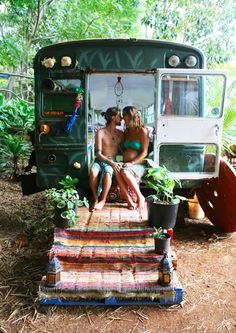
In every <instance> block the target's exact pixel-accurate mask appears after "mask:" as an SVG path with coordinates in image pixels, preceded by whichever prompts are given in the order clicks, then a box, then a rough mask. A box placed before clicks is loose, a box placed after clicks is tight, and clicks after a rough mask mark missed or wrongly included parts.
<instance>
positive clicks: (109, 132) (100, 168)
mask: <svg viewBox="0 0 236 333" xmlns="http://www.w3.org/2000/svg"><path fill="white" fill-rule="evenodd" d="M102 115H103V116H104V117H105V119H106V127H105V128H101V129H99V130H98V131H97V133H96V137H95V150H96V160H95V162H94V164H93V165H92V167H91V169H90V177H89V184H90V188H91V190H92V194H93V205H92V207H91V209H90V210H91V211H92V210H101V209H102V208H103V207H104V205H105V203H106V198H107V194H108V192H109V190H110V187H111V184H112V176H113V174H114V172H119V170H120V165H119V163H116V162H115V157H116V155H117V152H118V147H119V145H120V143H121V142H122V141H123V132H122V131H120V130H118V129H117V128H116V126H118V125H120V122H121V115H120V110H119V109H118V108H116V107H112V108H108V109H107V111H106V112H103V113H102ZM100 174H101V176H102V193H101V198H100V200H99V201H98V199H99V198H98V196H99V194H98V179H99V175H100Z"/></svg>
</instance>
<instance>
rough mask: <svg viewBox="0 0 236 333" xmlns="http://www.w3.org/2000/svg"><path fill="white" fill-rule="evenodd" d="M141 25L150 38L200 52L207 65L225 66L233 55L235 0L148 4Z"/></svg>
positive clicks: (153, 1) (158, 0)
mask: <svg viewBox="0 0 236 333" xmlns="http://www.w3.org/2000/svg"><path fill="white" fill-rule="evenodd" d="M142 23H143V24H144V25H145V26H146V28H149V29H150V31H151V37H152V38H157V39H164V40H171V41H176V42H181V43H188V44H191V45H194V46H196V47H198V48H200V49H201V50H202V51H203V52H204V53H205V55H206V58H207V61H208V64H209V65H213V64H215V63H222V62H226V61H228V60H229V58H230V57H231V56H232V54H234V52H235V32H236V2H235V1H234V0H208V1H207V2H206V1H205V0H198V1H191V2H189V0H147V1H146V3H145V6H144V15H143V17H142Z"/></svg>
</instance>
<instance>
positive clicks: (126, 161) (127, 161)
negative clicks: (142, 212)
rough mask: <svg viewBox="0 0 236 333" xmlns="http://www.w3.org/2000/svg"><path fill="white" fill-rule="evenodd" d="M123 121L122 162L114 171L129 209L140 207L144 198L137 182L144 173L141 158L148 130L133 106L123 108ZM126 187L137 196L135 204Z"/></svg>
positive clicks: (146, 145) (145, 152)
mask: <svg viewBox="0 0 236 333" xmlns="http://www.w3.org/2000/svg"><path fill="white" fill-rule="evenodd" d="M123 119H124V121H125V126H126V129H125V132H124V143H123V148H124V151H123V164H122V168H121V169H120V171H119V172H116V173H115V175H116V179H117V183H118V184H119V186H120V189H121V192H122V194H123V195H124V196H125V198H126V200H127V202H128V208H129V209H136V208H137V209H142V208H143V207H144V203H145V198H144V196H143V195H142V193H141V191H140V188H139V182H140V180H141V178H142V176H143V175H144V173H145V166H144V163H143V159H144V158H145V157H146V156H147V153H148V143H149V140H148V130H147V128H145V127H144V125H143V123H142V120H141V118H140V116H139V113H138V110H137V109H135V108H134V107H133V106H126V107H125V108H124V109H123ZM128 188H130V189H131V190H132V191H133V192H134V193H135V194H136V196H137V205H136V204H135V203H134V201H133V200H132V198H131V196H130V194H129V192H128Z"/></svg>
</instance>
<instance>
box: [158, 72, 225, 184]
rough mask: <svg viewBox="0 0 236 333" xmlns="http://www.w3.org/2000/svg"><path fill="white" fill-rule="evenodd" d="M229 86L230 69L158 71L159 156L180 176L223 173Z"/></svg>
mask: <svg viewBox="0 0 236 333" xmlns="http://www.w3.org/2000/svg"><path fill="white" fill-rule="evenodd" d="M225 87H226V72H225V71H212V70H201V69H199V70H186V69H160V70H158V71H157V75H156V88H157V94H156V106H155V107H156V126H155V128H156V134H155V140H154V160H155V162H156V163H158V164H160V165H165V166H166V167H167V168H168V169H169V170H170V171H171V172H172V173H173V174H174V176H177V177H178V178H179V179H186V180H187V179H203V178H211V177H217V176H218V173H219V160H220V141H221V134H222V123H223V105H224V96H225Z"/></svg>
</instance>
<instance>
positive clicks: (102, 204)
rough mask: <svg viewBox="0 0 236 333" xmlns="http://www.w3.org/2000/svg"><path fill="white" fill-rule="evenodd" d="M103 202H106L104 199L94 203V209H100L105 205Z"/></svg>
mask: <svg viewBox="0 0 236 333" xmlns="http://www.w3.org/2000/svg"><path fill="white" fill-rule="evenodd" d="M105 203H106V201H105V200H101V201H99V202H98V203H97V204H96V205H94V209H95V210H102V209H103V207H104V206H105Z"/></svg>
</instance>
